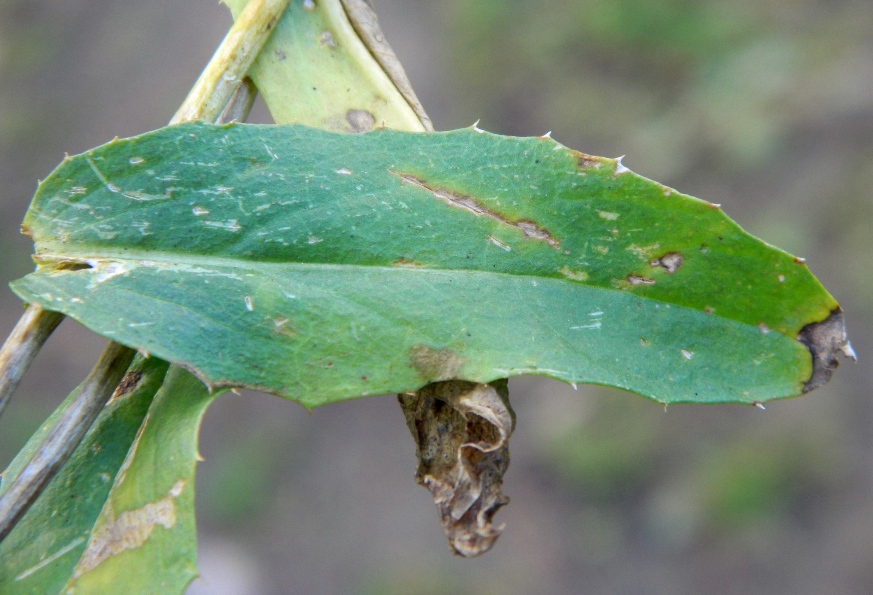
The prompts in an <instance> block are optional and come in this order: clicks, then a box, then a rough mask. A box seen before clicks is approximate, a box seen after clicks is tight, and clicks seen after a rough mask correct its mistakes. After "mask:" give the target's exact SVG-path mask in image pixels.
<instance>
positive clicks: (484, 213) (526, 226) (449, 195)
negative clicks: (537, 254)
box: [388, 170, 561, 250]
mask: <svg viewBox="0 0 873 595" xmlns="http://www.w3.org/2000/svg"><path fill="white" fill-rule="evenodd" d="M388 171H389V172H390V173H392V174H394V175H395V176H397V177H399V178H400V179H401V180H403V181H404V182H406V183H407V184H412V185H413V186H418V187H419V188H423V189H424V190H427V191H428V192H430V193H431V195H433V197H434V198H436V199H437V200H440V201H442V202H444V203H446V204H447V205H449V206H450V207H455V208H458V209H463V210H465V211H467V212H468V213H472V214H473V215H476V216H477V217H487V218H488V219H492V220H494V221H497V222H498V223H502V224H504V225H508V226H509V227H514V228H515V229H517V230H519V231H520V232H521V233H522V236H524V239H526V240H536V241H539V242H545V243H546V244H548V245H549V246H551V247H552V248H554V249H555V250H561V244H560V243H559V242H558V240H556V239H555V238H554V237H553V236H552V234H550V233H549V231H548V230H547V229H545V228H543V227H540V226H539V225H538V224H537V223H536V222H535V221H531V220H529V219H519V220H518V221H512V220H511V219H508V218H507V217H505V216H503V215H501V214H500V213H498V212H497V211H494V210H492V209H490V208H488V207H487V206H485V205H483V204H482V203H480V202H479V201H477V200H476V199H475V198H473V197H472V196H467V195H466V194H461V193H459V192H454V191H452V190H447V189H445V188H439V187H436V186H433V185H431V184H428V183H427V182H425V181H424V180H422V179H420V178H417V177H415V176H413V175H409V174H403V173H397V172H394V171H391V170H388Z"/></svg>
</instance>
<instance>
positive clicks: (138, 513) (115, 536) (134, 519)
mask: <svg viewBox="0 0 873 595" xmlns="http://www.w3.org/2000/svg"><path fill="white" fill-rule="evenodd" d="M184 490H185V480H184V479H180V480H178V481H177V482H176V483H175V484H173V487H171V488H170V491H169V493H168V494H167V495H166V496H164V497H163V498H161V499H159V500H156V501H154V502H149V503H148V504H146V505H145V506H143V507H141V508H135V509H133V510H127V511H125V512H122V513H121V514H119V515H118V517H116V516H115V513H114V511H113V510H112V506H111V503H110V504H107V508H106V510H105V511H104V513H103V517H102V521H103V522H102V523H101V524H100V525H99V526H98V527H97V528H96V529H95V530H94V532H93V533H91V539H90V540H89V541H88V547H86V548H85V552H84V553H83V554H82V557H81V558H80V559H79V563H78V564H77V565H76V569H75V570H74V571H73V578H74V579H76V578H78V577H80V576H82V575H83V574H85V573H86V572H89V571H91V570H94V569H95V568H97V567H98V566H99V565H100V564H102V563H103V562H105V561H106V560H108V559H109V558H111V557H112V556H115V555H118V554H120V553H121V552H123V551H125V550H133V549H137V548H139V547H142V546H143V545H144V544H145V543H146V542H147V541H148V539H149V537H151V535H152V533H153V532H154V530H155V527H157V526H161V527H163V528H164V529H172V528H173V527H174V526H175V525H176V520H177V519H176V503H175V500H176V498H178V497H179V496H180V495H181V494H182V492H183V491H184Z"/></svg>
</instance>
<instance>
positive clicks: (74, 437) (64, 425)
mask: <svg viewBox="0 0 873 595" xmlns="http://www.w3.org/2000/svg"><path fill="white" fill-rule="evenodd" d="M135 354H136V351H134V350H133V349H130V348H129V347H125V346H124V345H120V344H118V343H116V342H114V341H110V342H109V344H108V345H107V346H106V348H105V349H104V350H103V353H102V354H101V355H100V359H99V360H97V363H96V364H95V365H94V369H93V370H91V373H90V374H88V377H87V378H86V379H85V382H84V383H83V384H82V387H81V388H80V389H79V393H78V394H77V395H76V398H75V399H74V400H73V402H72V403H70V405H69V407H67V408H66V409H65V410H64V412H63V413H62V414H61V417H60V418H59V419H58V422H57V424H55V427H54V428H52V430H51V432H49V434H48V436H46V437H45V440H43V441H42V444H40V446H39V449H38V450H37V451H36V454H34V456H33V457H32V458H31V459H30V461H29V462H28V463H27V466H26V467H25V468H24V469H23V470H22V471H21V473H20V474H19V475H18V477H16V478H15V479H14V480H12V484H11V485H10V486H9V489H7V490H6V491H5V492H4V493H3V495H2V496H0V541H2V540H3V538H5V537H6V535H8V534H9V532H10V531H11V530H12V529H13V527H15V525H16V523H17V522H18V521H19V520H20V519H21V517H22V516H24V513H26V512H27V510H28V509H29V508H30V506H31V504H33V502H34V501H36V499H37V498H38V497H39V495H40V494H41V493H42V490H43V489H44V488H45V486H46V485H48V482H49V481H51V479H52V478H53V477H54V476H55V474H56V473H57V472H58V471H59V470H60V469H61V467H63V466H64V463H66V462H67V460H69V458H70V457H71V456H72V454H73V452H74V451H75V450H76V448H77V447H78V446H79V444H80V443H81V441H82V438H83V437H84V436H85V433H86V432H87V431H88V429H89V428H90V427H91V424H92V423H94V420H95V419H96V418H97V416H98V415H99V414H100V411H101V410H102V409H103V406H104V405H106V402H107V401H108V400H109V397H111V396H112V393H113V391H114V390H115V387H116V386H118V383H119V382H120V381H121V379H122V377H123V376H124V373H125V372H126V371H127V368H128V366H129V365H130V362H131V361H133V356H134V355H135Z"/></svg>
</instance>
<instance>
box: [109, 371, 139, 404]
mask: <svg viewBox="0 0 873 595" xmlns="http://www.w3.org/2000/svg"><path fill="white" fill-rule="evenodd" d="M140 380H142V372H141V371H140V370H131V371H129V372H128V373H127V374H125V375H124V378H122V379H121V382H119V383H118V386H117V387H116V389H115V392H114V393H112V397H110V399H109V402H110V403H111V402H112V401H114V400H115V399H118V398H119V397H123V396H124V395H126V394H127V393H131V392H133V391H135V390H136V387H137V386H139V382H140Z"/></svg>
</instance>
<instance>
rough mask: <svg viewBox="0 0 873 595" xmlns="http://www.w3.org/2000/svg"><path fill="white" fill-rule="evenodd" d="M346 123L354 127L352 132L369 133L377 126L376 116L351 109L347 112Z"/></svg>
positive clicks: (364, 111)
mask: <svg viewBox="0 0 873 595" xmlns="http://www.w3.org/2000/svg"><path fill="white" fill-rule="evenodd" d="M346 122H348V123H349V126H351V127H352V132H367V131H368V130H372V129H373V126H375V125H376V116H374V115H373V114H371V113H370V112H368V111H367V110H362V109H350V110H349V111H347V112H346Z"/></svg>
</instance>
